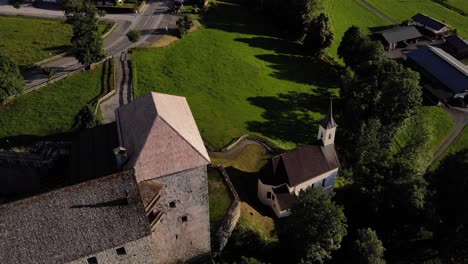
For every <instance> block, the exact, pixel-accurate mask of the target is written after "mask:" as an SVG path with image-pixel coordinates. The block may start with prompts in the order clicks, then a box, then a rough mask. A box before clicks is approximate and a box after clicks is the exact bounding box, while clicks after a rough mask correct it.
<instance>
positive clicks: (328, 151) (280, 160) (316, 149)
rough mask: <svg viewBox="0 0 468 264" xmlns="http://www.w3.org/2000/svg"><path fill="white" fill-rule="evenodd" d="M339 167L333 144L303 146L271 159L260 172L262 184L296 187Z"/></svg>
mask: <svg viewBox="0 0 468 264" xmlns="http://www.w3.org/2000/svg"><path fill="white" fill-rule="evenodd" d="M339 166H340V163H339V160H338V156H337V154H336V151H335V146H334V144H331V145H328V146H325V147H323V146H314V145H304V146H301V147H298V148H296V149H294V150H291V151H289V152H286V153H283V154H281V155H277V156H275V157H273V158H272V159H271V160H270V162H269V163H268V164H267V165H266V166H265V167H264V169H263V170H262V172H261V175H260V180H261V181H262V182H263V183H264V184H268V185H272V186H279V185H281V184H284V183H287V184H288V185H289V186H291V187H292V186H296V185H298V184H301V183H303V182H306V181H308V180H310V179H313V178H315V177H317V176H319V175H322V174H323V173H326V172H328V171H331V170H334V169H336V168H338V167H339Z"/></svg>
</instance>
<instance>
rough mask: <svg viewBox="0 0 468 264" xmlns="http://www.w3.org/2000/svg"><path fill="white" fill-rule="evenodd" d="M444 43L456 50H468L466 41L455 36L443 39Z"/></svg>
mask: <svg viewBox="0 0 468 264" xmlns="http://www.w3.org/2000/svg"><path fill="white" fill-rule="evenodd" d="M445 42H446V43H447V45H449V46H450V47H452V48H454V49H456V50H463V49H468V41H466V40H465V39H463V38H462V37H459V36H457V35H451V36H448V37H446V38H445Z"/></svg>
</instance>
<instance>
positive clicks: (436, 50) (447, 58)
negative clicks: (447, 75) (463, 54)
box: [428, 46, 468, 77]
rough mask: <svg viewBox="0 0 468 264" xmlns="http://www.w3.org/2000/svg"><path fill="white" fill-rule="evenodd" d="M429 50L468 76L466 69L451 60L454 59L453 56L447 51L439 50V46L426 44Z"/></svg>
mask: <svg viewBox="0 0 468 264" xmlns="http://www.w3.org/2000/svg"><path fill="white" fill-rule="evenodd" d="M428 48H429V50H430V51H432V52H433V53H435V54H436V55H437V56H439V57H440V58H441V59H443V60H444V61H446V62H447V63H449V64H450V65H452V66H453V67H455V68H456V69H457V70H458V71H460V72H461V73H462V74H464V75H465V76H466V77H468V70H467V68H466V66H465V67H462V66H461V65H460V64H458V63H457V62H455V61H453V60H456V61H457V59H455V58H454V57H452V56H450V55H449V54H448V53H446V52H444V51H442V50H440V49H439V48H436V47H432V46H428Z"/></svg>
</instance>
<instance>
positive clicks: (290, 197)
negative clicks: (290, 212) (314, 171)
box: [273, 185, 299, 211]
mask: <svg viewBox="0 0 468 264" xmlns="http://www.w3.org/2000/svg"><path fill="white" fill-rule="evenodd" d="M273 193H274V194H275V196H276V199H277V200H278V204H279V207H280V208H279V209H280V211H284V210H287V209H289V208H291V207H293V206H294V205H295V204H296V203H297V202H298V200H299V199H298V198H297V196H295V195H294V194H291V193H289V190H288V187H287V186H286V185H282V186H280V187H278V188H273Z"/></svg>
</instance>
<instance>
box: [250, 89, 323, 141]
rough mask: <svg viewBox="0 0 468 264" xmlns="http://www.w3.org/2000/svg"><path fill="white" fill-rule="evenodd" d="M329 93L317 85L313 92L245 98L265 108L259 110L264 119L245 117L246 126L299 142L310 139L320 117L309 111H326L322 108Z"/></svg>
mask: <svg viewBox="0 0 468 264" xmlns="http://www.w3.org/2000/svg"><path fill="white" fill-rule="evenodd" d="M331 97H332V94H331V93H330V91H329V90H328V89H327V88H318V89H317V90H316V91H315V93H314V94H311V93H305V92H292V91H291V92H288V93H286V94H278V95H277V96H257V97H250V98H248V99H247V100H248V101H249V102H250V103H251V104H252V105H255V106H258V107H260V108H263V109H265V112H264V113H263V114H262V117H263V118H264V119H265V121H248V122H247V129H248V130H249V131H252V132H256V133H260V134H262V135H264V136H266V137H269V138H273V139H278V140H282V141H289V142H294V143H296V144H299V145H300V144H308V143H311V142H313V141H314V139H315V137H316V134H317V131H318V130H317V124H318V122H319V121H320V120H321V119H322V117H321V116H320V117H319V116H317V115H313V114H312V112H319V113H321V114H323V115H325V114H326V111H324V109H327V106H328V104H329V98H331Z"/></svg>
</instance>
